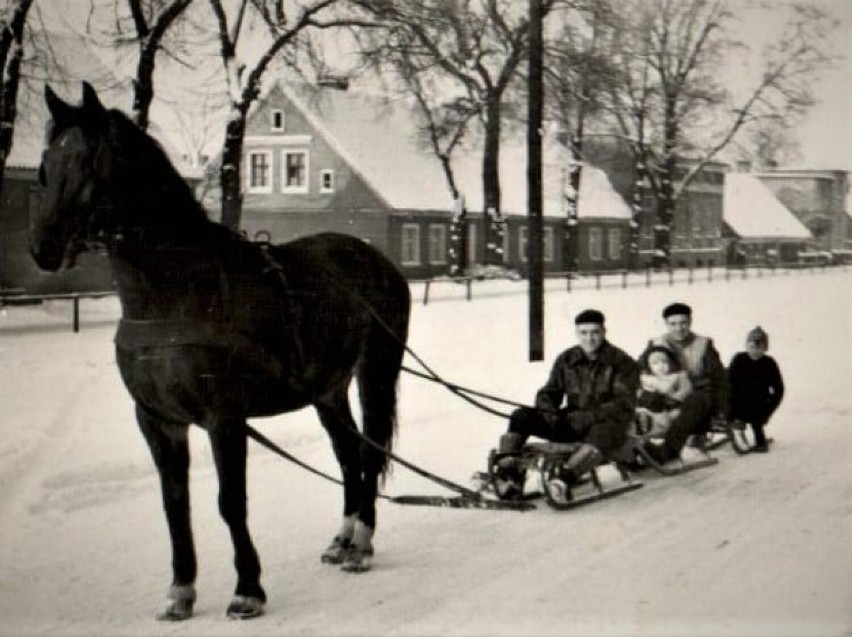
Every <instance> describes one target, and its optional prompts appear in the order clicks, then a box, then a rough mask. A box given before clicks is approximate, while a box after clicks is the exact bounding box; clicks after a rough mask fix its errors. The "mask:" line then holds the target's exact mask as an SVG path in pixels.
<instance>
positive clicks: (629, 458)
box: [614, 429, 727, 476]
mask: <svg viewBox="0 0 852 637" xmlns="http://www.w3.org/2000/svg"><path fill="white" fill-rule="evenodd" d="M713 440H715V439H713ZM713 440H711V444H713ZM649 442H650V443H652V444H653V443H661V442H662V436H658V435H648V434H640V433H638V432H637V431H636V430H635V429H633V430H632V431H631V432H630V433H628V435H627V441H626V442H625V443H624V446H623V447H622V448H621V449H620V450H619V451H618V452H617V453H616V454H614V455H615V459H616V460H617V462H619V463H623V464H625V465H626V466H627V467H629V468H630V470H632V471H641V470H643V469H653V470H654V471H656V472H657V473H659V474H660V475H664V476H675V475H680V474H681V473H686V472H688V471H694V470H696V469H704V468H705V467H712V466H713V465H715V464H718V463H719V459H718V458H714V457H712V456H711V455H710V453H709V449H710V447H709V446H707V445H700V446H695V447H692V446H690V445H687V446H686V447H684V448H683V450H682V452H681V456H679V457H678V458H675V459H673V460H670V461H668V462H660V461H659V460H658V459H657V458H655V457H654V455H653V454H651V453H649V452H648V449H647V446H646V443H649ZM724 442H727V439H725V440H723V443H724ZM683 456H686V457H683Z"/></svg>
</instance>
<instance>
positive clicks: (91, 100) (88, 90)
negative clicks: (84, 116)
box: [83, 82, 106, 116]
mask: <svg viewBox="0 0 852 637" xmlns="http://www.w3.org/2000/svg"><path fill="white" fill-rule="evenodd" d="M83 111H85V112H86V113H88V114H90V115H95V116H100V115H103V114H104V113H105V112H106V109H105V108H104V105H103V104H101V100H100V99H99V98H98V94H97V93H96V92H95V89H94V88H92V85H91V84H89V83H88V82H83Z"/></svg>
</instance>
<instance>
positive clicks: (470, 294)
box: [467, 277, 473, 301]
mask: <svg viewBox="0 0 852 637" xmlns="http://www.w3.org/2000/svg"><path fill="white" fill-rule="evenodd" d="M471 298H473V278H472V277H471V278H468V280H467V300H468V301H470V299H471Z"/></svg>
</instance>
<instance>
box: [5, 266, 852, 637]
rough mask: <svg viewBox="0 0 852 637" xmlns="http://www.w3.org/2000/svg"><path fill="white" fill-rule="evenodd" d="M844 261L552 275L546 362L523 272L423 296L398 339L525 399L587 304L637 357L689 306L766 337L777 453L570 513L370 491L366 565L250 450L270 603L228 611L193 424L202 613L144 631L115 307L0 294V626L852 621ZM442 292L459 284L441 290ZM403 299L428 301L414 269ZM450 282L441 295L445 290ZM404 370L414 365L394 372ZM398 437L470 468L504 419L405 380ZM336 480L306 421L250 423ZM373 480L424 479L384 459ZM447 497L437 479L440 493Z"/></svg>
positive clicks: (449, 464) (439, 467)
mask: <svg viewBox="0 0 852 637" xmlns="http://www.w3.org/2000/svg"><path fill="white" fill-rule="evenodd" d="M850 283H852V272H844V271H830V272H824V273H818V274H811V273H805V274H798V273H794V274H788V275H777V276H774V277H764V278H760V279H757V278H750V279H748V280H738V279H737V280H731V281H730V282H724V281H720V280H716V281H714V282H713V283H712V284H710V283H707V282H706V281H697V282H696V283H694V284H693V285H687V284H685V283H683V284H676V285H675V286H673V287H669V286H656V287H651V288H649V289H645V288H642V287H636V288H628V289H626V290H622V289H619V288H617V287H612V288H606V289H603V290H601V291H595V290H582V291H576V290H575V291H573V292H571V293H567V292H566V291H564V287H565V285H564V281H550V282H548V293H547V298H546V308H545V311H546V356H545V358H546V360H545V361H544V362H541V363H530V362H528V361H527V335H526V332H527V304H526V296H525V292H526V283H524V282H516V283H513V282H508V281H500V282H486V283H481V284H477V286H476V287H475V289H474V294H475V300H474V301H473V302H465V301H463V300H461V299H462V298H463V293H462V291H461V290H463V288H459V293H458V294H454V293H453V294H451V293H450V291H449V290H444V292H443V293H439V291H438V289H437V287H436V289H435V290H434V293H435V294H434V295H433V301H432V302H430V303H429V305H426V306H423V305H422V304H419V303H418V304H416V305H415V307H414V311H413V316H412V329H411V339H410V344H411V345H412V347H413V348H414V349H415V350H416V351H418V352H419V353H420V354H421V355H422V356H423V357H424V358H425V359H426V361H427V362H428V363H429V364H430V365H431V366H433V367H434V368H435V369H436V370H437V371H438V372H439V373H441V374H443V375H445V376H446V377H447V378H448V379H449V380H452V381H453V382H456V383H460V384H463V385H469V386H472V387H475V388H479V389H481V390H482V391H486V392H489V393H493V394H498V395H501V396H504V397H506V398H510V399H514V400H517V401H519V402H529V401H530V400H531V399H532V396H533V393H534V392H535V390H536V388H537V387H538V386H539V385H540V384H541V383H542V382H543V381H544V378H545V376H546V374H547V371H548V369H549V365H550V361H551V360H552V359H553V358H554V357H555V356H556V354H557V353H558V352H559V351H560V350H561V349H562V348H563V347H564V346H567V345H569V344H572V343H573V323H572V319H573V316H574V314H575V313H576V312H577V311H579V310H581V309H584V308H586V307H597V308H599V309H601V310H603V311H604V312H605V313H606V315H607V317H608V329H609V337H610V339H611V340H612V341H613V342H614V343H615V344H617V345H619V346H621V347H622V348H624V349H625V350H627V351H628V352H630V353H632V354H638V353H639V352H640V351H641V349H642V347H643V345H644V343H645V341H646V339H647V338H648V337H650V336H651V335H654V334H656V333H658V332H660V331H661V330H662V319H661V318H660V315H659V311H660V309H661V307H662V306H663V305H665V304H667V303H668V302H671V301H673V300H682V301H686V302H688V303H690V304H692V306H693V308H694V310H695V321H694V327H695V329H696V331H698V332H699V333H704V334H708V335H711V336H713V337H714V339H715V341H716V343H717V347H718V349H719V350H720V352H721V353H722V356H723V358H724V359H725V361H726V362H727V360H729V359H730V357H731V356H732V355H733V354H734V353H735V352H736V351H738V349H740V348H741V346H742V341H743V338H744V335H745V333H746V332H747V330H749V329H750V328H752V327H754V325H756V324H760V325H762V326H763V327H764V329H766V330H767V331H768V332H769V334H770V353H771V354H772V355H774V356H775V357H776V359H777V360H778V361H779V363H780V365H781V368H782V371H783V372H784V375H785V380H786V382H787V386H788V394H787V397H786V399H785V401H784V404H783V405H782V407H781V409H780V411H779V412H778V414H777V415H776V417H775V418H774V420H773V422H772V424H771V428H770V431H771V434H772V435H773V436H774V437H775V440H776V443H775V445H774V447H773V449H772V452H771V453H769V454H766V455H760V456H757V455H756V456H745V457H738V456H736V455H735V454H734V453H733V451H732V450H730V449H723V450H721V451H720V452H719V453H718V455H719V457H720V459H721V461H720V464H719V465H717V466H716V467H713V468H710V469H707V470H703V471H696V472H693V473H691V474H686V475H683V476H679V477H676V478H671V479H663V478H655V477H648V478H645V486H644V488H643V489H640V490H638V491H635V492H633V493H629V494H626V495H624V496H622V497H618V498H615V499H612V500H608V501H603V502H600V503H597V504H594V505H591V506H588V507H584V508H582V509H579V510H575V511H571V512H564V513H555V512H553V511H551V510H549V509H548V508H547V507H546V506H544V505H541V506H539V508H538V510H536V511H533V512H529V513H513V512H490V511H476V510H452V509H439V508H425V507H423V508H421V507H405V506H400V505H395V504H391V503H387V502H381V503H380V504H379V529H378V532H377V534H376V538H375V544H376V549H377V555H376V558H375V561H374V569H373V571H371V572H369V573H367V574H363V575H347V574H344V573H341V572H339V571H338V570H337V569H336V568H334V567H329V566H327V565H323V564H321V563H320V561H319V553H320V551H321V550H322V549H323V548H324V546H325V545H326V543H327V542H328V541H329V540H330V539H331V536H332V535H333V533H334V532H335V530H336V529H337V526H338V523H339V509H340V502H341V495H340V492H339V489H338V487H336V486H334V485H332V484H329V483H326V482H324V481H321V480H320V479H318V478H315V477H314V476H311V475H309V474H307V473H305V472H304V471H302V470H300V469H298V468H296V467H294V466H292V465H289V464H287V463H284V462H282V461H280V460H278V459H277V458H276V457H274V456H272V455H271V454H270V453H269V452H267V451H266V450H264V449H262V448H259V447H257V446H256V445H252V446H251V448H250V463H249V465H250V466H249V494H250V523H251V529H252V531H253V534H254V538H255V541H256V544H257V547H258V550H259V552H260V555H261V559H262V562H263V566H264V578H263V582H264V585H265V587H266V590H267V592H268V594H269V597H270V599H269V604H268V606H267V613H266V615H265V616H263V617H261V618H259V619H257V620H253V621H251V622H246V623H240V622H229V621H228V620H227V619H225V617H224V607H225V605H226V603H227V601H228V599H229V597H230V594H231V592H232V588H233V585H234V575H233V569H232V566H231V562H232V553H231V545H230V539H229V536H228V532H227V530H226V527H225V525H224V523H223V522H222V521H221V520H220V518H219V515H218V512H217V508H216V489H217V486H216V478H215V471H214V469H213V466H212V462H211V459H210V454H209V448H208V445H207V441H206V438H205V436H204V434H203V432H201V431H199V430H195V431H194V433H193V437H192V449H193V467H192V498H193V520H194V525H195V536H196V542H197V549H198V554H199V565H200V569H199V579H198V593H199V601H198V603H197V606H196V617H195V618H193V619H192V620H191V621H188V622H183V623H181V624H161V623H156V622H155V621H154V619H153V614H154V612H155V610H156V609H157V608H158V606H159V604H160V602H161V600H162V598H163V596H164V593H165V590H166V587H167V585H168V583H169V579H170V566H169V548H168V541H167V532H166V525H165V520H164V517H163V515H162V512H161V504H160V495H159V488H158V483H157V477H156V474H155V471H154V468H153V466H152V464H151V462H150V459H149V456H148V451H147V448H146V446H145V444H144V442H143V440H142V438H141V435H140V434H139V433H138V432H137V430H136V427H135V424H134V421H133V410H132V404H131V402H130V400H129V399H128V397H127V395H126V394H125V391H124V389H123V387H122V385H121V382H120V380H119V377H118V373H117V370H116V368H115V364H114V356H113V351H112V333H113V330H114V326H115V321H116V319H117V315H118V306H117V302H116V300H115V299H104V300H99V301H84V302H83V304H82V322H83V328H82V331H81V332H80V333H79V334H73V333H72V332H71V330H70V305H69V304H68V303H67V302H55V303H49V304H46V305H43V306H40V307H29V308H27V307H20V308H8V309H6V310H4V311H3V313H2V316H0V360H2V367H0V387H2V391H0V414H2V425H0V534H1V535H0V538H2V539H0V617H2V620H0V634H3V635H22V634H39V635H42V634H47V635H54V634H59V635H151V634H163V635H212V634H216V635H230V634H239V635H249V634H299V635H379V634H389V635H547V634H552V635H557V634H558V635H568V634H577V635H590V634H624V635H773V636H777V635H796V636H802V635H851V634H852V471H850V469H849V458H850V457H852V434H850V429H849V427H850V418H849V416H850V406H852V392H850V380H849V379H850V377H852V363H850V347H849V343H850V337H852V333H850V319H852V304H850V302H849V294H850V291H852V286H850ZM443 285H444V286H451V285H452V284H443ZM413 292H414V297H415V299H420V298H421V297H422V287H421V284H415V285H414V290H413ZM442 294H443V295H444V297H448V296H455V297H456V299H449V298H444V299H441V298H440V297H441V295H442ZM407 364H409V365H411V366H414V363H413V362H412V361H407ZM400 392H401V406H400V419H401V423H400V431H399V438H398V445H397V451H398V452H399V453H400V454H401V455H402V456H404V457H406V458H407V459H409V460H411V461H413V462H416V463H418V464H421V465H422V466H424V467H425V468H427V469H429V470H431V471H434V472H436V473H439V474H441V475H444V476H446V477H448V478H450V479H453V480H456V481H459V482H465V481H466V480H467V479H468V478H469V476H470V474H471V472H472V470H474V469H477V468H482V467H484V459H485V455H486V453H487V451H488V449H489V448H490V447H491V446H493V445H494V443H495V442H496V439H497V437H498V436H499V434H500V433H501V432H502V431H503V430H504V427H505V423H504V422H503V421H502V420H501V419H499V418H496V417H494V416H491V415H489V414H486V413H484V412H481V411H479V410H476V409H474V408H473V407H471V406H469V405H467V404H466V403H464V402H462V401H460V400H459V399H457V398H455V397H454V396H452V395H451V394H450V393H448V392H447V391H446V390H444V389H442V388H440V387H439V386H437V385H434V384H431V383H427V382H425V381H422V380H419V379H417V378H415V377H413V376H410V375H406V376H405V377H404V378H403V380H402V382H401V386H400ZM254 424H255V425H256V426H258V427H259V428H260V429H261V430H262V431H263V432H264V433H266V434H267V435H269V436H270V437H272V438H273V439H275V440H276V441H277V442H279V443H280V444H281V445H282V446H284V447H285V448H286V449H288V450H289V451H291V452H293V453H294V454H295V455H297V456H299V457H300V458H302V459H304V460H306V461H308V462H310V463H311V464H314V465H315V466H317V467H319V468H321V469H325V470H329V471H335V470H336V464H335V462H334V460H333V457H332V454H331V450H330V447H329V445H328V443H327V441H326V439H325V435H324V433H323V431H322V430H321V428H320V427H319V425H318V423H317V420H316V417H315V415H314V414H313V412H312V411H309V410H305V411H302V412H299V413H296V414H290V415H286V416H281V417H277V418H274V419H268V420H263V421H257V422H255V423H254ZM385 491H386V492H387V493H389V494H402V493H442V490H441V489H440V488H439V487H437V486H436V485H433V484H431V483H428V482H424V481H423V479H422V478H420V477H418V476H416V475H414V474H412V473H410V472H409V471H407V470H406V469H404V468H401V467H397V468H396V469H395V471H394V473H393V474H392V476H391V477H390V479H389V480H388V483H387V486H386V489H385ZM444 493H445V492H444Z"/></svg>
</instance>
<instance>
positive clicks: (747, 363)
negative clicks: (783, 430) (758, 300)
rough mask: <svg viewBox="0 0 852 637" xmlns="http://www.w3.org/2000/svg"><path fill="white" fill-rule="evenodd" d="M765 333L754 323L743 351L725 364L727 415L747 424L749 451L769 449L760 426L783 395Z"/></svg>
mask: <svg viewBox="0 0 852 637" xmlns="http://www.w3.org/2000/svg"><path fill="white" fill-rule="evenodd" d="M767 349H769V335H768V334H767V333H766V332H764V331H763V329H762V328H761V327H760V326H758V327H755V328H754V329H753V330H751V331H750V332H749V333H748V334H747V335H746V350H745V351H744V352H739V353H738V354H735V355H734V357H733V358H732V359H731V364H730V365H729V366H728V382H729V383H730V387H731V393H730V401H731V403H730V404H731V409H730V417H731V419H732V420H738V421H740V422H743V423H748V424H749V425H751V429H752V431H753V432H754V447H753V449H752V450H753V451H757V452H760V453H765V452H767V451H769V445H768V444H767V440H766V434H765V433H764V431H763V428H764V427H765V426H766V423H768V422H769V418H770V417H771V416H772V414H773V413H774V412H775V410H776V409H778V405H780V404H781V399H782V398H784V381H783V379H782V378H781V370H780V369H778V364H777V363H776V362H775V359H774V358H772V357H771V356H768V355H767V354H766V350H767Z"/></svg>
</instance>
